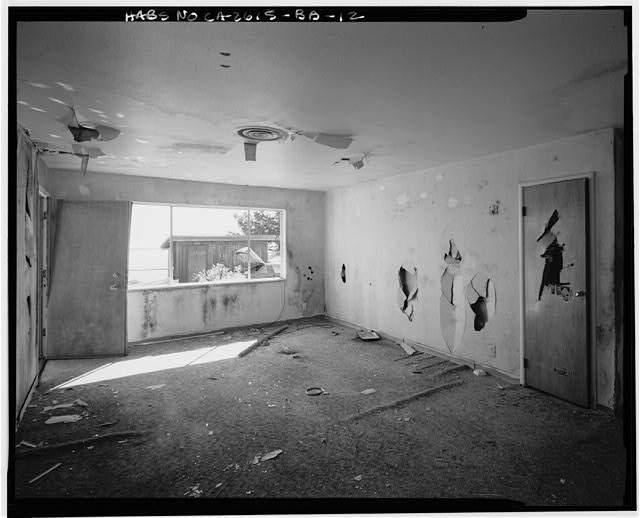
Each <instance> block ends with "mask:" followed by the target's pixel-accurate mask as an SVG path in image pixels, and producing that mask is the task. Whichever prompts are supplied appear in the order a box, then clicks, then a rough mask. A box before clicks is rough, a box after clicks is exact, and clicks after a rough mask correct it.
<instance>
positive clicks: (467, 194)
mask: <svg viewBox="0 0 640 518" xmlns="http://www.w3.org/2000/svg"><path fill="white" fill-rule="evenodd" d="M613 140H614V132H613V130H602V131H597V132H593V133H589V134H586V135H581V136H578V137H574V138H570V139H565V140H560V141H556V142H551V143H548V144H544V145H540V146H535V147H529V148H525V149H521V150H514V151H510V152H507V153H503V154H500V155H494V156H489V157H485V158H481V159H475V160H471V161H467V162H462V163H457V164H450V165H447V166H443V167H438V168H435V169H431V170H427V171H423V172H419V173H414V174H408V175H401V176H396V177H392V178H388V179H386V180H380V181H376V182H370V183H367V184H361V185H359V186H355V187H350V188H344V189H336V190H332V191H329V192H328V193H327V201H326V220H327V223H326V232H327V239H326V256H325V257H326V260H325V268H326V281H325V290H326V306H327V313H328V314H329V315H331V316H335V317H337V318H339V319H342V320H345V321H349V322H353V323H356V324H358V325H361V326H364V327H367V328H372V329H377V330H380V331H382V332H386V333H388V334H390V335H393V336H397V337H400V338H407V339H410V340H415V341H417V342H419V343H422V344H425V345H429V346H432V347H435V348H437V349H441V350H442V351H444V352H447V353H449V352H451V354H453V355H455V356H458V357H460V358H465V359H470V360H474V361H477V362H478V363H482V364H485V365H490V366H493V367H494V368H496V369H498V370H500V371H503V372H505V373H508V374H510V375H512V376H518V375H519V354H520V352H519V351H520V344H519V319H520V313H519V304H520V299H519V287H518V286H519V262H518V260H519V259H518V257H519V255H518V254H519V244H518V221H519V211H520V208H519V205H518V184H519V182H524V181H530V180H539V179H546V178H554V177H561V176H569V175H573V174H581V173H587V172H591V171H593V172H595V185H594V188H595V199H596V203H595V205H596V206H595V216H596V242H595V243H594V244H593V246H595V249H596V265H595V267H596V272H597V279H596V286H597V288H596V289H597V291H596V293H595V297H593V299H592V300H596V304H597V308H596V309H597V319H596V325H597V328H596V329H597V343H596V355H597V356H596V361H597V373H596V374H597V401H598V403H599V404H602V405H606V406H609V407H611V406H613V387H614V378H615V373H614V351H615V325H614V324H615V318H614V317H615V312H614V310H615V301H614V294H613V292H614V289H613V288H614V283H613V272H614V236H615V228H614V141H613ZM407 263H408V264H412V265H415V266H416V268H417V274H418V287H417V296H416V298H415V300H414V304H413V306H414V308H413V317H412V319H411V320H409V319H407V317H406V315H405V314H403V311H400V309H399V308H398V301H397V295H396V293H397V291H398V269H399V268H400V267H401V266H402V265H403V264H407ZM343 264H344V265H345V266H346V269H347V270H348V272H349V275H348V276H347V279H346V282H343V280H342V279H341V271H342V265H343ZM480 297H482V299H481V298H480ZM472 305H474V307H475V309H474V307H471V306H472ZM460 306H463V307H464V308H465V309H464V311H460V310H459V308H460ZM472 310H473V311H472ZM474 312H475V315H474ZM478 315H480V317H478ZM476 328H479V329H476ZM445 338H446V340H445Z"/></svg>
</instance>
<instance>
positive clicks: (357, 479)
mask: <svg viewBox="0 0 640 518" xmlns="http://www.w3.org/2000/svg"><path fill="white" fill-rule="evenodd" d="M353 480H356V481H358V482H360V481H361V480H362V475H356V476H355V477H353Z"/></svg>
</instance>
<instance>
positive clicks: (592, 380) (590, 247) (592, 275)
mask: <svg viewBox="0 0 640 518" xmlns="http://www.w3.org/2000/svg"><path fill="white" fill-rule="evenodd" d="M582 179H586V180H587V203H588V211H589V214H588V217H589V221H588V224H589V233H588V236H587V239H588V240H589V241H588V243H587V255H588V257H589V271H588V272H587V275H588V277H589V282H590V287H589V290H590V294H589V313H590V314H589V315H588V317H589V322H590V324H589V329H588V330H587V333H588V336H589V345H588V348H587V355H588V356H589V370H590V372H589V399H590V402H591V408H595V407H596V404H597V401H598V398H597V396H598V394H597V392H596V390H597V384H596V380H597V376H596V367H597V362H596V360H597V358H596V356H597V348H596V305H597V297H596V295H597V284H596V281H597V278H596V247H595V242H596V218H595V191H596V190H595V173H594V172H593V171H590V172H588V173H582V174H575V175H567V176H558V177H553V178H544V179H542V180H531V181H523V182H519V183H518V211H519V220H518V256H519V261H518V268H519V269H520V275H519V279H518V281H519V289H520V384H521V385H522V386H526V379H525V369H524V319H525V311H524V241H523V233H524V218H523V217H522V200H523V196H522V193H523V190H524V188H525V187H531V186H534V185H543V184H552V183H558V182H566V181H571V180H582Z"/></svg>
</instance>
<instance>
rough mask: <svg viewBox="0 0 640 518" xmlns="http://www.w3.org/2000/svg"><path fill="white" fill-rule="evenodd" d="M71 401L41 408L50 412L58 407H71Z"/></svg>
mask: <svg viewBox="0 0 640 518" xmlns="http://www.w3.org/2000/svg"><path fill="white" fill-rule="evenodd" d="M72 406H73V403H60V404H59V405H53V406H46V407H44V408H43V409H42V411H43V412H51V410H57V409H58V408H71V407H72Z"/></svg>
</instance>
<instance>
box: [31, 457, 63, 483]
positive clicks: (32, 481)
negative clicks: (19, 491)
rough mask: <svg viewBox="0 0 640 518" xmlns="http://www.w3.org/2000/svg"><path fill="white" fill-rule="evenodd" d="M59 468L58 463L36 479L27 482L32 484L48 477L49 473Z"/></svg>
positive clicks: (59, 464) (59, 463)
mask: <svg viewBox="0 0 640 518" xmlns="http://www.w3.org/2000/svg"><path fill="white" fill-rule="evenodd" d="M60 466H62V462H58V463H57V464H54V465H53V466H51V467H50V468H49V469H48V470H46V471H43V472H42V473H40V474H39V475H38V476H37V477H34V478H32V479H31V480H29V484H33V483H34V482H35V481H36V480H39V479H41V478H42V477H44V476H45V475H48V474H49V473H51V472H52V471H53V470H54V469H57V468H59V467H60Z"/></svg>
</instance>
